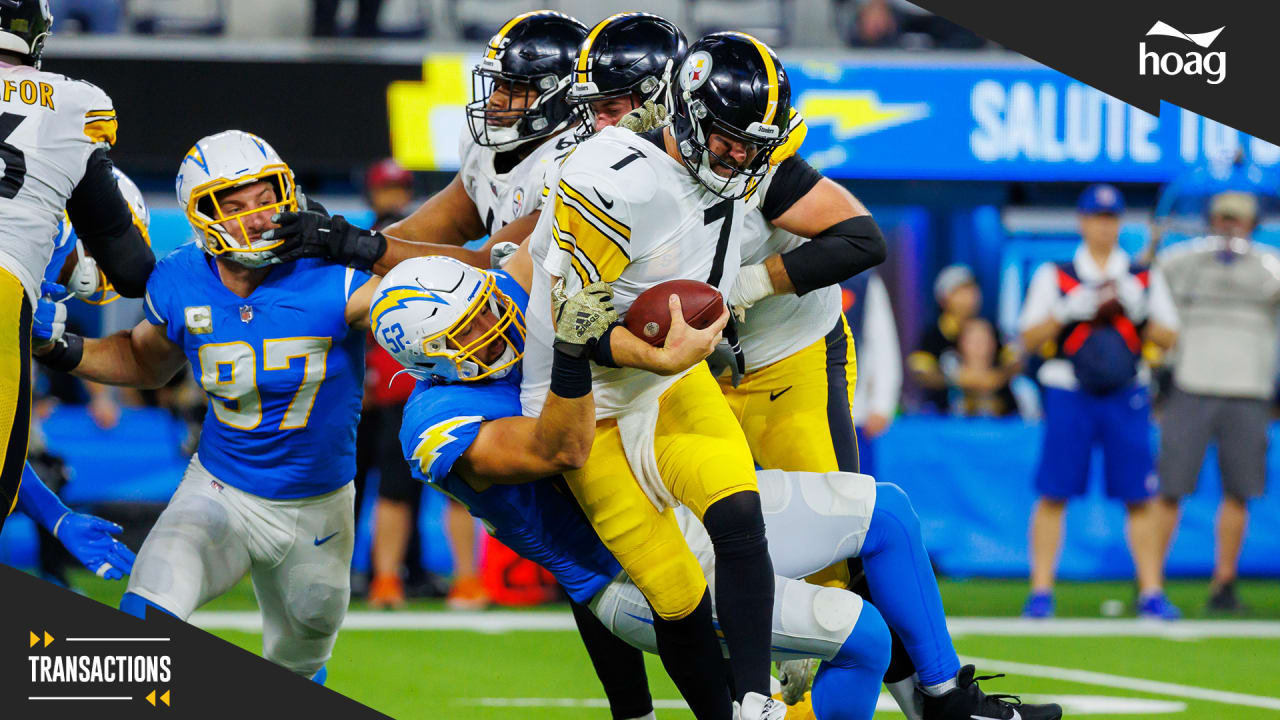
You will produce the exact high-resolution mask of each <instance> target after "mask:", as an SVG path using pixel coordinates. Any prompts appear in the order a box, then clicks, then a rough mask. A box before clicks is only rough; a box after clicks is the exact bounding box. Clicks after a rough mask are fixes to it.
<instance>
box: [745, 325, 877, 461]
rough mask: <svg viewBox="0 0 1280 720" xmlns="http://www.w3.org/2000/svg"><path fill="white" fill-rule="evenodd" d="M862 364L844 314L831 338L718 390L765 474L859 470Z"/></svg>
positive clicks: (829, 334)
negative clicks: (857, 398) (856, 405)
mask: <svg viewBox="0 0 1280 720" xmlns="http://www.w3.org/2000/svg"><path fill="white" fill-rule="evenodd" d="M857 381H858V361H857V358H856V357H855V356H854V348H853V336H852V335H851V334H850V333H849V324H848V323H847V322H845V319H844V316H843V315H842V316H840V320H839V321H838V322H837V323H836V325H835V327H833V328H832V329H831V332H829V333H827V335H826V337H824V338H823V339H821V340H817V341H815V342H814V343H812V344H811V345H809V346H808V347H805V348H803V349H801V350H798V351H796V352H795V353H792V354H791V355H789V356H787V357H785V358H783V359H781V360H779V361H777V362H775V363H773V364H772V365H768V366H765V367H763V368H760V369H759V370H756V371H754V372H751V373H748V374H747V375H745V376H744V377H743V378H742V382H741V383H739V384H738V387H736V388H735V387H733V385H732V384H731V383H730V380H729V376H728V374H727V373H726V374H725V375H722V376H721V378H720V389H721V390H722V391H723V392H724V396H725V398H726V399H727V400H728V401H729V407H730V408H732V409H733V414H734V415H735V416H737V418H738V422H739V423H741V424H742V430H743V432H744V433H745V434H746V436H747V444H748V445H749V446H750V448H751V455H752V457H753V458H755V462H756V464H758V465H759V466H760V467H762V468H764V469H766V470H786V471H789V472H833V471H835V470H845V471H848V472H857V470H858V440H857V438H856V436H855V435H854V432H853V415H852V407H853V388H854V385H856V384H857Z"/></svg>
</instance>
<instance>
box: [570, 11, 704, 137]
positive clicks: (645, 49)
mask: <svg viewBox="0 0 1280 720" xmlns="http://www.w3.org/2000/svg"><path fill="white" fill-rule="evenodd" d="M688 48H689V43H688V41H687V40H686V39H685V36H684V33H683V32H681V30H680V28H678V27H676V26H675V24H674V23H672V22H671V21H670V20H667V19H666V18H662V17H659V16H657V15H652V14H650V13H644V12H620V13H617V14H614V15H610V16H609V17H607V18H605V19H604V20H601V21H600V22H599V23H597V24H596V26H595V27H594V28H592V29H591V32H590V33H588V35H587V39H586V40H584V41H582V46H581V47H580V48H579V49H578V53H577V60H576V61H575V64H574V68H573V83H572V84H571V85H570V86H569V104H570V105H572V106H573V108H574V111H575V112H576V113H577V114H578V115H580V116H581V118H582V122H581V123H580V125H579V127H578V130H577V134H578V136H579V137H586V136H588V135H591V134H593V133H594V132H595V131H596V129H597V128H598V127H604V126H606V125H612V124H614V123H616V122H617V121H618V120H619V119H621V117H622V116H623V115H625V114H626V113H628V112H631V111H632V110H634V109H636V108H638V107H641V106H642V105H644V104H645V103H646V102H653V103H657V104H659V105H662V106H663V107H664V108H666V109H668V110H669V109H670V108H671V106H672V102H671V100H672V98H671V94H672V93H673V92H674V91H675V86H676V84H677V78H676V75H677V73H678V72H679V69H680V62H681V59H682V58H683V57H684V55H685V53H686V52H687V51H688Z"/></svg>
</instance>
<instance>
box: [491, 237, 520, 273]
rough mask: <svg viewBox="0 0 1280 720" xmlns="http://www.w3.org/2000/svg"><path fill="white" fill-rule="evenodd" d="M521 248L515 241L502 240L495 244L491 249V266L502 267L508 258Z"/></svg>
mask: <svg viewBox="0 0 1280 720" xmlns="http://www.w3.org/2000/svg"><path fill="white" fill-rule="evenodd" d="M519 249H520V246H519V245H517V244H515V243H513V242H500V243H498V244H497V245H494V246H493V247H492V248H490V249H489V267H491V268H495V269H497V268H501V267H502V266H503V265H506V264H507V260H509V259H510V258H511V256H512V255H515V254H516V251H517V250H519Z"/></svg>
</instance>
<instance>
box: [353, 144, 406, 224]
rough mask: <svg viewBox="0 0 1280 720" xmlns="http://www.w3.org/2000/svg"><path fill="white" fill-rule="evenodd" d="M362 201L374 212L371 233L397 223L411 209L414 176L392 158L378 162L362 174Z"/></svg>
mask: <svg viewBox="0 0 1280 720" xmlns="http://www.w3.org/2000/svg"><path fill="white" fill-rule="evenodd" d="M364 197H365V200H366V201H367V202H368V203H369V208H370V209H371V210H373V217H374V221H373V229H374V230H381V229H382V228H384V227H386V226H388V225H391V224H392V223H397V222H399V221H401V220H403V219H405V218H406V217H408V216H409V212H410V211H411V210H412V209H413V174H412V173H410V172H409V171H408V170H405V169H404V168H403V167H401V166H400V163H398V162H396V161H395V158H384V159H382V160H379V161H378V162H376V163H374V164H372V165H370V166H369V169H368V170H367V171H366V172H365V176H364Z"/></svg>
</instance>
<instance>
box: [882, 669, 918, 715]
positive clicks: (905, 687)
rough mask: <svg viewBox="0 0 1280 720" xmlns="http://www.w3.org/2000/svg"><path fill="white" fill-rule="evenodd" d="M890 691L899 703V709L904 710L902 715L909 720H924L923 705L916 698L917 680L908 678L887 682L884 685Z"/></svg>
mask: <svg viewBox="0 0 1280 720" xmlns="http://www.w3.org/2000/svg"><path fill="white" fill-rule="evenodd" d="M884 686H885V687H886V688H888V689H889V694H890V695H892V696H893V699H894V700H895V701H896V702H897V703H898V708H899V709H901V710H902V714H903V715H906V716H907V720H924V714H923V713H924V708H922V707H921V705H922V704H923V703H921V702H920V699H919V698H918V697H916V679H915V678H914V677H907V678H904V679H902V680H899V681H897V682H886V683H885V684H884Z"/></svg>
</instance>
